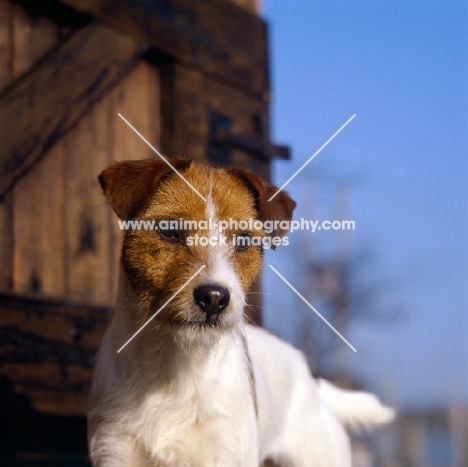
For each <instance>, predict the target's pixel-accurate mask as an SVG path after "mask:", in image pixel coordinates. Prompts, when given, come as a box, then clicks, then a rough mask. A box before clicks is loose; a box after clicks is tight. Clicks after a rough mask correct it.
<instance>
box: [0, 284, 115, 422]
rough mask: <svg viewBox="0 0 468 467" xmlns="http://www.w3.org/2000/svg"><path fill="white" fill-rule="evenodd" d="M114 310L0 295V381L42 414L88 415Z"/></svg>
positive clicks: (37, 298) (14, 295)
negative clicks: (103, 340)
mask: <svg viewBox="0 0 468 467" xmlns="http://www.w3.org/2000/svg"><path fill="white" fill-rule="evenodd" d="M111 316H112V309H111V308H110V307H96V306H87V305H77V304H74V303H73V302H70V301H63V300H53V299H47V298H39V297H33V296H27V295H21V296H20V295H17V294H13V293H0V342H2V345H1V346H0V361H1V362H2V365H1V366H0V376H2V377H6V378H8V380H9V381H10V383H11V385H12V386H13V389H14V391H15V392H16V394H22V395H25V396H27V397H28V398H29V401H30V405H31V406H32V407H34V408H35V409H36V410H40V411H43V412H48V413H56V414H63V415H83V414H84V413H85V407H86V397H87V394H88V390H89V384H90V380H91V374H92V366H93V362H94V358H95V355H96V352H97V348H98V345H99V342H100V340H101V337H102V334H103V333H104V330H105V329H106V328H107V326H108V324H109V322H110V319H111Z"/></svg>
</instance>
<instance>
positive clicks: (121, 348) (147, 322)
mask: <svg viewBox="0 0 468 467" xmlns="http://www.w3.org/2000/svg"><path fill="white" fill-rule="evenodd" d="M205 266H206V265H205V264H204V265H203V266H202V267H201V268H200V269H199V270H198V271H197V272H196V273H195V274H194V275H193V276H192V277H191V278H190V279H189V280H188V281H187V282H186V283H185V284H184V285H183V286H182V287H180V289H179V290H178V291H177V292H176V293H175V294H174V295H173V296H172V297H171V298H170V299H169V300H167V302H166V303H165V304H164V305H163V306H162V307H161V308H159V310H158V311H157V312H156V313H154V315H153V316H151V318H150V319H149V320H148V321H146V323H145V324H143V326H142V327H141V328H140V329H138V331H137V332H136V333H135V334H133V336H132V337H130V339H128V341H127V342H125V344H124V345H122V347H120V349H119V350H117V353H120V351H121V350H123V349H124V348H125V347H126V346H127V344H129V343H130V342H131V341H132V340H133V339H134V338H135V337H136V336H137V335H138V334H140V332H141V331H143V329H144V328H145V327H146V326H147V325H148V324H149V322H150V321H151V320H153V319H154V318H155V317H156V315H157V314H158V313H159V312H160V311H161V310H162V309H163V308H164V307H165V306H166V305H167V304H168V303H169V302H171V301H172V300H173V299H174V298H175V297H176V296H177V295H178V294H179V293H180V291H181V290H182V289H184V288H185V286H186V285H187V284H188V283H189V282H190V281H192V279H193V278H194V277H195V276H196V275H197V274H198V273H199V272H200V271H201V270H202V269H203V268H204V267H205Z"/></svg>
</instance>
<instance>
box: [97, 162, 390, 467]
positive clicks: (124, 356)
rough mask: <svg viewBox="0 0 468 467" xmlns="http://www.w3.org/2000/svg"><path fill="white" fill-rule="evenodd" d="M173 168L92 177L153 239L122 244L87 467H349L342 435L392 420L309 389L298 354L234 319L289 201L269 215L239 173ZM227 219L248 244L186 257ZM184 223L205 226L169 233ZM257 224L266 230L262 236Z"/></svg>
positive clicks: (313, 385) (312, 385)
mask: <svg viewBox="0 0 468 467" xmlns="http://www.w3.org/2000/svg"><path fill="white" fill-rule="evenodd" d="M172 166H173V167H169V166H168V165H167V164H166V162H164V161H162V160H159V159H149V160H139V161H124V162H118V163H115V164H114V165H112V166H110V167H108V168H107V169H105V170H104V171H103V172H102V174H101V175H100V176H99V181H100V184H101V186H102V189H103V192H104V195H105V197H106V198H107V201H108V202H109V204H110V205H111V207H112V208H113V210H114V211H115V213H116V214H117V216H118V217H119V218H120V219H121V220H129V219H142V220H155V221H156V223H157V226H158V229H156V228H155V229H151V230H144V229H140V230H137V229H133V230H127V231H125V232H124V235H123V244H122V255H121V264H120V272H119V289H118V290H119V291H118V297H117V302H116V310H115V315H114V317H113V320H112V322H111V324H110V327H109V329H108V330H107V332H106V334H105V335H104V337H103V340H102V343H101V346H100V350H99V352H98V357H97V362H96V366H95V370H94V375H93V381H92V388H91V392H90V397H89V409H88V438H89V452H90V458H91V461H92V464H93V466H94V467H97V466H104V467H123V466H132V467H133V466H148V467H149V466H158V467H214V466H217V467H259V466H279V467H315V466H323V467H346V466H350V465H351V451H350V442H349V439H348V435H347V432H346V430H345V426H346V425H347V426H355V425H365V426H372V425H378V424H381V423H385V422H388V421H390V420H391V419H392V418H393V411H392V410H391V409H390V408H387V407H385V406H383V405H382V404H381V403H380V402H379V401H378V399H377V398H376V397H375V396H373V395H371V394H368V393H364V392H351V391H346V390H342V389H339V388H337V387H335V386H333V385H332V384H331V383H329V382H327V381H324V380H317V379H314V378H313V377H312V375H311V373H310V372H309V369H308V366H307V364H306V361H305V358H304V356H303V355H302V354H301V353H300V352H299V351H298V350H296V349H294V348H293V347H291V346H290V345H288V344H287V343H285V342H283V341H281V340H280V339H278V338H276V337H275V336H273V335H271V334H269V333H267V332H266V331H264V330H262V329H260V328H257V327H254V326H251V325H247V324H246V323H245V322H244V318H243V310H244V306H245V305H246V294H247V292H248V290H249V288H250V287H251V285H252V283H253V281H254V280H255V279H256V278H257V277H258V275H259V273H260V270H261V268H262V255H263V247H264V246H265V243H264V241H265V239H267V240H268V243H269V245H271V246H272V247H274V246H275V245H276V244H277V243H278V242H276V243H275V239H281V238H282V237H283V236H284V234H285V233H286V230H285V229H284V228H283V227H284V224H283V223H282V222H281V221H290V220H291V218H292V212H293V210H294V208H295V202H294V201H293V200H292V199H291V198H290V197H289V196H288V194H287V193H285V192H284V191H281V192H279V193H278V194H277V195H276V196H275V197H274V198H273V199H272V200H271V201H268V200H269V198H270V197H271V196H273V194H274V193H275V192H276V191H277V189H276V187H275V186H273V185H271V184H269V183H266V182H263V181H262V180H261V179H260V178H259V177H258V176H257V175H255V174H253V173H252V172H250V171H248V170H246V169H243V168H212V167H208V166H203V165H199V164H196V163H193V162H191V161H187V160H174V161H172ZM173 169H175V170H173ZM203 198H204V199H203ZM228 218H229V219H231V220H234V221H238V223H239V225H241V222H240V221H242V220H244V221H245V223H244V225H246V222H247V220H248V219H253V220H255V221H257V222H254V223H253V227H252V225H249V227H248V228H247V229H241V230H237V231H234V230H230V227H228V228H225V229H224V230H223V231H222V234H223V236H224V237H225V238H228V239H231V238H234V237H235V238H237V240H239V239H243V240H244V242H243V244H241V242H235V241H234V240H232V241H231V240H229V241H228V242H224V243H222V242H219V243H215V242H213V244H205V245H202V244H201V242H199V243H198V244H196V243H194V241H193V240H194V238H197V237H196V236H197V235H198V237H199V238H201V237H206V238H211V237H213V236H216V235H218V234H219V231H218V230H217V229H216V228H215V227H214V225H217V222H216V220H218V221H219V220H221V219H228ZM208 219H211V220H214V223H212V224H211V225H208V224H207V222H206V221H207V220H208ZM182 220H184V221H185V220H195V221H197V222H198V223H199V224H202V223H203V222H205V224H203V225H202V227H200V226H198V227H193V228H192V230H191V231H185V230H182V229H180V228H177V227H174V226H172V227H167V224H168V221H182ZM258 221H260V222H263V223H266V221H272V224H273V225H274V226H275V229H274V230H273V231H272V232H270V233H269V234H266V233H265V231H264V229H263V230H262V229H261V228H259V223H258ZM275 221H276V222H275ZM251 224H252V223H251ZM197 225H198V224H197ZM194 229H195V230H194ZM189 237H190V238H191V239H192V243H189ZM257 237H260V238H261V240H262V242H260V243H259V242H257V243H254V242H251V244H249V243H247V244H246V243H245V240H247V239H249V240H252V239H253V238H257ZM195 273H197V274H195ZM145 323H146V324H147V326H146V327H145V328H144V329H142V326H143V325H144V324H145ZM139 330H140V331H141V332H139V333H138V335H136V336H134V339H132V340H131V341H129V338H130V337H131V336H133V335H134V334H135V333H137V332H138V331H139ZM127 341H129V342H128V345H126V346H125V347H124V348H122V346H123V345H124V343H125V342H127Z"/></svg>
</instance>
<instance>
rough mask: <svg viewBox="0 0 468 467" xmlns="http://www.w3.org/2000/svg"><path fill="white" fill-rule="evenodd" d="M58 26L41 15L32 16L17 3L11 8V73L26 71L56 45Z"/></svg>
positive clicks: (19, 73)
mask: <svg viewBox="0 0 468 467" xmlns="http://www.w3.org/2000/svg"><path fill="white" fill-rule="evenodd" d="M58 37H59V29H58V26H57V25H56V24H55V23H53V22H52V21H50V20H48V19H47V18H44V17H42V16H39V17H32V16H31V15H30V14H29V12H28V11H27V10H26V9H25V8H23V7H21V6H18V5H15V6H14V10H13V63H12V66H13V75H14V76H15V77H18V76H20V75H22V74H24V73H25V72H26V71H28V70H29V69H30V68H31V67H32V66H33V65H34V64H35V63H37V62H38V61H39V60H40V59H41V58H42V57H43V56H44V55H45V54H46V53H47V52H49V51H50V50H51V49H52V48H53V47H55V46H56V45H57V42H58Z"/></svg>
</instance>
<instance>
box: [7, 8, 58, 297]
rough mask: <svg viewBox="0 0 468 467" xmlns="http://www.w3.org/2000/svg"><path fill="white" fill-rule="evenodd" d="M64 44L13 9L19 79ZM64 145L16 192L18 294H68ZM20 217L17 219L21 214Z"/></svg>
mask: <svg viewBox="0 0 468 467" xmlns="http://www.w3.org/2000/svg"><path fill="white" fill-rule="evenodd" d="M58 40H59V32H58V27H57V25H56V24H54V23H53V22H51V21H49V20H48V19H46V18H43V17H36V16H32V15H31V14H30V13H29V12H28V11H26V10H25V9H24V8H23V7H21V6H18V5H15V6H14V10H13V34H12V41H13V60H12V68H13V75H14V77H15V78H17V77H18V76H21V75H23V74H24V73H26V72H27V71H28V70H29V69H30V68H31V67H32V66H34V65H35V64H36V63H37V62H38V61H39V60H40V59H41V58H42V57H43V56H44V55H45V54H46V53H47V52H49V51H50V50H51V49H52V48H53V47H55V46H56V45H57V43H58ZM61 149H62V147H61V145H60V143H59V144H58V145H56V146H55V147H54V148H53V149H52V150H51V151H50V153H49V156H48V157H47V159H45V160H43V161H41V163H40V164H38V165H36V166H35V167H34V168H33V169H32V170H31V171H30V172H29V173H28V174H27V176H26V177H25V178H23V179H22V180H20V182H19V183H18V184H16V186H15V187H14V189H13V190H12V191H13V225H14V253H13V284H12V285H13V289H14V290H17V291H24V292H42V293H45V294H54V295H62V294H63V292H64V268H63V260H62V258H61V257H62V256H63V252H64V241H63V237H64V236H63V214H62V212H63V209H64V203H63V191H64V185H63V159H64V157H63V156H64V154H63V151H62V150H61ZM15 213H16V215H15Z"/></svg>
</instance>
